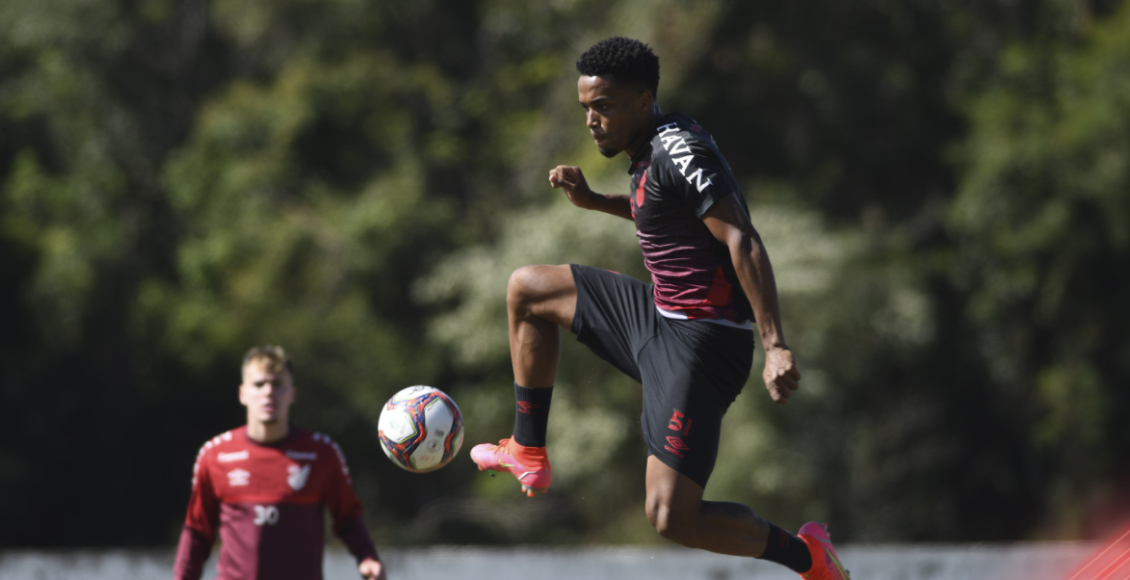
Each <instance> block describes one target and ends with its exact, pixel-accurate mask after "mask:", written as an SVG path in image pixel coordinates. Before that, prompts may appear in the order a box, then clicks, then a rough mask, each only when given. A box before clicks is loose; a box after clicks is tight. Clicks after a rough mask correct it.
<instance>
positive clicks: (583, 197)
mask: <svg viewBox="0 0 1130 580" xmlns="http://www.w3.org/2000/svg"><path fill="white" fill-rule="evenodd" d="M549 185H550V186H552V187H554V188H560V189H561V190H563V191H564V192H565V197H568V198H569V201H571V202H573V205H575V206H577V207H579V208H583V209H588V208H589V202H590V201H591V200H592V190H591V189H589V184H588V182H587V181H585V174H583V173H581V168H580V167H570V166H568V165H558V166H557V167H554V168H553V169H550V170H549Z"/></svg>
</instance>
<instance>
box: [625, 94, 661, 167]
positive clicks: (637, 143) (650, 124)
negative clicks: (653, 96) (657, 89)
mask: <svg viewBox="0 0 1130 580" xmlns="http://www.w3.org/2000/svg"><path fill="white" fill-rule="evenodd" d="M662 114H663V113H662V112H661V111H660V110H659V105H655V106H654V107H652V108H651V111H649V112H648V113H647V118H646V119H644V121H643V122H642V123H641V124H640V128H639V132H638V133H636V137H635V138H634V139H632V142H631V143H630V144H629V145H628V146H627V147H625V148H624V153H627V155H628V159H633V158H635V156H636V152H637V151H639V150H640V147H643V146H644V144H646V143H647V142H648V141H650V140H651V130H652V129H654V128H655V120H656V119H657V118H658V116H659V115H662Z"/></svg>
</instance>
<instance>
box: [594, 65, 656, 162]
mask: <svg viewBox="0 0 1130 580" xmlns="http://www.w3.org/2000/svg"><path fill="white" fill-rule="evenodd" d="M577 97H578V99H579V100H580V101H581V106H582V107H584V109H585V114H586V115H585V124H586V125H588V128H589V132H590V133H592V139H593V141H595V142H596V147H597V149H600V154H601V155H603V156H605V157H615V156H616V154H618V153H620V152H621V151H624V150H628V152H629V153H634V152H635V150H636V149H637V148H638V147H639V146H640V145H641V144H642V143H640V141H642V137H643V135H645V130H646V129H647V126H646V125H647V123H648V122H649V121H650V120H651V109H652V103H653V101H652V98H651V93H650V92H648V91H646V90H642V89H640V88H639V87H637V86H633V85H628V84H623V83H619V82H616V80H615V79H613V78H611V77H607V76H595V77H588V76H581V78H580V79H578V80H577Z"/></svg>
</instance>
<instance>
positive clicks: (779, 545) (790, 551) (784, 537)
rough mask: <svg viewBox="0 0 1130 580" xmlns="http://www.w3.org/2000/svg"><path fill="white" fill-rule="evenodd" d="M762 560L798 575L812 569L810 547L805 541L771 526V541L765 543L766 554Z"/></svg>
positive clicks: (762, 556) (773, 525)
mask: <svg viewBox="0 0 1130 580" xmlns="http://www.w3.org/2000/svg"><path fill="white" fill-rule="evenodd" d="M761 559H762V560H769V561H770V562H776V563H778V564H783V565H785V566H788V567H789V568H791V569H792V571H793V572H796V573H797V574H804V573H805V572H808V571H809V570H811V569H812V556H811V555H810V554H809V553H808V545H807V544H805V543H804V540H801V539H800V538H798V537H796V536H794V535H792V534H790V533H788V532H786V531H785V530H782V529H781V528H778V527H777V526H776V525H775V524H772V523H770V524H769V539H768V540H766V541H765V553H764V554H762V555H761Z"/></svg>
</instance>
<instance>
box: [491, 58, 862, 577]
mask: <svg viewBox="0 0 1130 580" xmlns="http://www.w3.org/2000/svg"><path fill="white" fill-rule="evenodd" d="M577 70H578V71H579V72H580V73H581V74H580V78H579V79H578V81H577V92H578V96H579V98H580V103H581V106H582V107H583V108H584V110H585V113H586V124H587V126H588V128H589V131H590V132H591V133H592V137H593V140H594V141H595V142H596V146H597V148H598V149H599V150H600V153H601V154H602V155H604V156H605V157H608V158H611V157H615V156H616V155H617V154H619V153H620V152H621V151H623V152H625V153H626V154H627V156H628V157H629V159H630V161H631V164H630V166H629V168H628V172H629V173H630V174H631V189H630V194H629V195H602V194H599V193H596V192H594V191H592V190H591V189H589V186H588V184H587V183H586V181H585V178H584V175H583V174H582V173H581V170H580V169H579V168H577V167H568V166H558V167H556V168H554V169H552V170H551V171H550V172H549V183H550V185H551V186H553V187H555V188H560V189H562V190H564V192H565V195H566V196H567V197H568V198H569V201H571V202H572V203H573V204H574V205H576V206H577V207H580V208H582V209H592V210H598V211H602V212H605V213H609V214H612V215H615V216H619V217H622V218H624V219H629V220H633V221H634V222H635V224H636V230H637V236H638V237H639V240H640V248H641V249H642V250H643V257H644V263H645V265H646V266H647V269H648V270H649V271H650V272H651V277H652V280H653V281H654V285H650V284H644V283H643V282H640V281H638V280H635V279H633V278H631V277H628V276H625V275H622V274H618V273H615V272H609V271H606V270H601V269H597V268H591V267H588V266H579V265H575V264H574V265H566V266H526V267H523V268H520V269H518V270H517V271H515V272H514V274H513V275H512V276H511V277H510V282H509V285H508V287H507V292H506V303H507V308H508V314H509V320H510V356H511V361H512V363H513V366H514V390H515V396H516V399H517V409H516V412H515V422H514V434H513V436H512V437H511V438H508V439H503V440H502V441H500V442H499V444H498V445H493V444H489V443H487V444H482V445H476V446H475V447H474V448H473V449H472V450H471V457H472V459H473V460H474V461H475V463H477V464H478V466H479V469H490V470H494V471H509V472H511V473H513V474H514V475H515V477H517V478H518V481H519V482H520V483H521V485H522V489H523V491H525V492H526V493H527V495H530V496H533V495H534V492H535V491H536V490H541V491H543V492H544V491H545V490H546V488H548V487H549V483H550V475H551V472H550V466H549V458H548V456H547V454H546V448H545V444H546V442H545V434H546V424H547V420H548V417H549V404H550V399H551V397H552V393H553V382H554V378H555V376H556V374H557V366H558V362H559V359H560V338H559V336H558V328H557V327H558V326H563V327H565V328H569V329H570V330H571V331H572V332H573V333H574V334H576V336H577V340H579V341H580V342H582V343H584V344H585V345H586V346H588V347H589V348H590V349H591V350H592V351H593V352H595V353H596V354H597V355H598V356H600V357H601V358H603V359H605V360H606V361H608V362H610V363H612V365H613V366H615V367H616V368H618V369H620V370H621V371H622V372H624V373H625V374H627V375H628V376H630V377H632V378H633V379H635V380H637V381H639V382H640V383H642V384H643V417H642V427H643V434H644V438H645V439H646V441H647V445H648V450H649V457H648V460H647V480H646V485H647V503H646V506H645V511H646V513H647V518H648V521H650V522H651V524H652V525H653V526H655V529H656V530H657V531H658V532H659V534H660V535H662V536H663V537H665V538H668V539H671V540H673V541H675V542H678V543H680V544H683V545H685V546H689V547H693V548H701V549H704V550H709V551H712V552H719V553H722V554H732V555H736V556H752V557H755V558H762V559H765V560H769V561H773V562H777V563H780V564H783V565H785V566H788V567H789V568H791V569H793V570H795V571H796V572H799V573H800V574H801V575H802V576H803V577H804V578H807V579H810V580H815V579H820V580H844V579H845V578H847V573H846V572H845V571H844V569H843V567H842V566H841V565H840V563H839V560H838V559H837V557H836V554H835V551H834V550H833V549H832V544H831V542H830V541H829V539H828V533H827V531H826V530H825V529H824V527H823V526H821V525H820V524H817V523H815V522H810V523H807V524H805V525H804V526H802V527H801V529H800V531H799V533H798V535H799V538H798V537H797V536H794V535H792V534H790V533H789V532H787V531H785V530H783V529H781V528H779V527H777V526H776V525H773V524H771V523H769V522H767V521H765V520H764V519H762V518H760V517H758V516H757V514H755V513H754V512H753V510H751V509H750V508H748V507H746V506H744V505H740V504H736V503H728V502H711V501H703V500H702V495H703V489H704V488H705V487H706V482H707V480H708V479H709V478H710V473H711V472H712V471H713V469H714V462H715V458H716V457H717V453H718V441H719V432H720V429H721V424H722V416H723V415H724V414H725V412H726V409H727V408H729V406H730V403H732V402H733V401H734V399H735V397H737V395H738V393H739V392H741V390H742V387H743V386H744V385H745V382H746V380H747V379H748V377H749V373H750V367H751V366H752V364H753V348H754V344H753V342H754V341H753V330H752V328H751V326H750V323H751V321H753V320H756V323H757V329H758V331H759V333H760V334H761V342H762V345H763V346H764V348H765V370H764V372H763V373H762V377H763V378H764V380H765V386H766V387H767V388H768V389H769V394H770V396H771V397H772V399H773V400H774V401H776V402H778V403H781V404H785V403H787V402H788V400H789V397H790V396H791V395H792V393H793V391H795V390H797V388H798V384H797V382H798V381H799V380H800V371H798V370H797V366H796V362H795V361H794V359H793V353H792V351H790V350H789V348H788V346H786V344H785V336H784V333H783V331H782V329H781V317H780V312H779V309H778V305H777V288H776V282H775V281H774V278H773V269H772V267H771V266H770V264H769V256H768V255H767V254H766V252H765V247H764V246H763V245H762V243H761V238H760V237H759V236H758V234H757V231H756V230H754V228H753V225H752V224H751V223H750V218H749V209H748V208H747V207H746V203H745V199H744V198H743V196H742V194H741V191H740V190H739V189H738V185H737V182H736V180H735V179H734V175H733V173H732V172H731V171H730V167H729V165H728V164H727V163H726V160H725V158H723V157H722V154H721V153H720V152H719V151H718V147H717V145H715V143H714V139H713V138H712V137H711V136H710V133H708V132H707V131H706V130H705V129H703V128H702V126H700V125H699V124H698V123H696V122H695V121H694V120H693V119H691V118H690V117H687V116H686V115H683V114H681V113H671V114H668V115H664V114H663V112H662V111H660V109H659V106H658V104H657V103H656V92H657V90H658V86H659V59H658V58H657V57H656V56H655V54H653V53H652V51H651V49H650V48H649V47H648V46H647V45H645V44H643V43H641V42H639V41H636V40H629V39H626V38H620V37H616V38H609V39H607V40H603V41H601V42H599V43H597V44H595V45H594V46H592V48H590V49H589V50H588V51H586V52H585V53H584V54H583V55H581V58H580V60H579V61H577Z"/></svg>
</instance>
